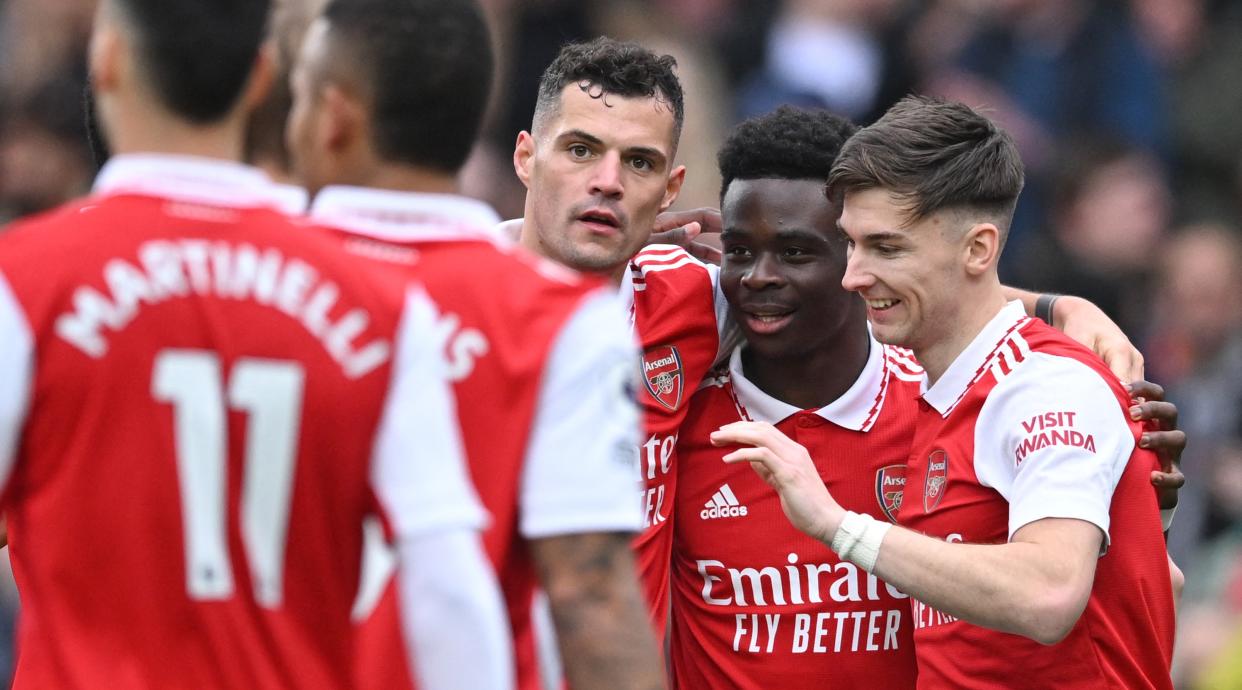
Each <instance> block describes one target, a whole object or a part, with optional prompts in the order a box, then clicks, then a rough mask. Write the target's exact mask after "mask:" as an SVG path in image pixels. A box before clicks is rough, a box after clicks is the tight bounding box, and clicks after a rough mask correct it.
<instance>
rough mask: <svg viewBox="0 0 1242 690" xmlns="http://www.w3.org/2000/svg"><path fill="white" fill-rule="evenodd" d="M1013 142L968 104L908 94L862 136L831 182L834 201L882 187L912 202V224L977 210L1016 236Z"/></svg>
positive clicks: (1019, 181)
mask: <svg viewBox="0 0 1242 690" xmlns="http://www.w3.org/2000/svg"><path fill="white" fill-rule="evenodd" d="M1023 180H1024V177H1023V171H1022V159H1021V157H1020V156H1019V155H1018V149H1017V147H1016V146H1015V145H1014V143H1013V139H1012V138H1010V136H1009V134H1008V133H1007V132H1005V130H1003V129H1001V128H1000V127H998V126H997V125H996V124H994V123H993V122H992V121H991V120H989V119H987V118H986V117H984V116H982V115H980V114H979V113H977V112H975V111H974V110H971V109H970V108H969V107H967V106H965V105H962V104H961V103H951V102H948V101H943V100H940V99H937V98H928V97H925V96H907V97H906V98H903V99H902V100H901V101H898V102H897V104H896V105H894V106H893V107H892V108H889V110H888V112H886V113H885V114H884V116H883V117H881V118H880V119H879V120H877V121H876V123H875V124H873V125H871V126H869V127H864V128H862V129H860V130H858V133H857V134H855V135H854V136H853V137H852V138H851V139H850V140H849V141H848V142H846V144H845V146H844V147H842V149H841V155H840V156H839V157H838V158H837V163H836V165H835V166H833V169H832V175H831V176H829V178H828V190H829V193H830V195H832V196H833V197H834V198H838V199H839V198H841V197H842V196H844V195H845V194H846V193H848V192H852V191H860V190H864V189H874V188H882V189H886V190H888V191H890V192H892V193H893V194H894V195H895V196H897V197H898V198H899V199H901V200H903V201H904V202H905V203H906V211H907V213H908V214H909V220H910V222H915V221H918V220H920V219H922V218H926V217H927V216H929V215H931V214H933V213H935V212H937V211H939V210H941V209H954V208H967V209H977V210H981V211H983V212H985V213H988V214H990V215H993V216H995V217H996V219H997V224H998V226H999V228H1000V231H1001V233H1002V237H1003V236H1004V234H1005V233H1007V232H1008V230H1009V223H1010V221H1011V220H1012V218H1013V209H1014V206H1015V205H1016V204H1017V202H1018V194H1020V193H1021V192H1022V185H1023Z"/></svg>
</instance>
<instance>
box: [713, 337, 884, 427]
mask: <svg viewBox="0 0 1242 690" xmlns="http://www.w3.org/2000/svg"><path fill="white" fill-rule="evenodd" d="M869 330H870V329H868V331H869ZM870 342H871V348H870V351H869V352H868V353H867V363H866V365H864V366H863V370H862V373H860V374H859V375H858V378H857V379H855V380H854V385H852V386H850V388H849V390H847V391H845V393H843V394H841V397H839V398H837V399H836V400H833V401H832V402H830V403H828V404H827V405H824V406H823V407H821V408H819V409H818V410H815V414H817V415H819V416H820V417H822V418H823V419H825V420H827V421H829V422H832V423H833V424H836V425H837V426H840V427H844V428H846V429H850V430H853V431H868V430H870V429H871V427H872V426H873V425H874V424H875V420H876V418H877V417H879V409H880V406H882V405H883V403H884V393H885V388H886V380H887V378H888V362H887V361H886V360H885V357H884V346H883V345H881V344H880V343H879V342H878V341H876V339H875V338H874V337H871V338H870ZM743 347H745V346H744V345H739V346H738V347H736V348H734V350H733V354H732V355H731V356H730V357H729V378H730V380H731V381H732V384H733V390H734V392H735V393H736V394H737V398H738V402H739V403H741V405H742V407H744V408H745V411H746V413H747V414H748V415H749V416H750V418H751V419H752V420H754V421H757V422H767V423H769V424H779V423H780V422H782V421H784V420H785V419H788V418H789V417H790V416H792V415H794V414H796V413H798V412H801V411H802V409H801V408H798V407H795V406H793V405H790V404H789V403H787V402H784V401H781V400H777V399H776V398H774V397H772V396H770V395H768V394H767V393H764V392H763V391H762V390H759V387H758V386H756V385H755V384H753V383H751V382H750V380H748V379H747V378H746V376H745V375H744V374H743V373H742V348H743Z"/></svg>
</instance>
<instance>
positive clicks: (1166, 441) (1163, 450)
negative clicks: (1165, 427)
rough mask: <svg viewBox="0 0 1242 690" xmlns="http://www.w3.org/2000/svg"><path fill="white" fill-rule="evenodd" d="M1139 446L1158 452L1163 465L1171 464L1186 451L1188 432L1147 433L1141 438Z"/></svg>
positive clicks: (1178, 430) (1177, 430) (1175, 430)
mask: <svg viewBox="0 0 1242 690" xmlns="http://www.w3.org/2000/svg"><path fill="white" fill-rule="evenodd" d="M1138 445H1139V448H1147V449H1148V450H1154V451H1156V453H1157V454H1158V455H1159V456H1160V462H1161V463H1164V464H1171V463H1173V462H1176V461H1177V460H1178V459H1180V458H1181V457H1182V451H1184V450H1186V432H1185V431H1182V430H1181V429H1173V430H1171V431H1145V432H1143V435H1142V436H1140V437H1139V443H1138ZM1166 456H1168V457H1167V458H1166Z"/></svg>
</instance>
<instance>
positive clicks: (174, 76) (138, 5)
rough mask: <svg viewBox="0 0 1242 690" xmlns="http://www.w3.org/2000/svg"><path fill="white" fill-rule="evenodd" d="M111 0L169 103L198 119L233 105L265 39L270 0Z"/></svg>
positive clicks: (211, 117) (147, 70)
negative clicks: (207, 0)
mask: <svg viewBox="0 0 1242 690" xmlns="http://www.w3.org/2000/svg"><path fill="white" fill-rule="evenodd" d="M111 1H112V2H114V3H115V4H116V5H117V7H118V8H119V9H120V17H121V20H122V21H123V22H125V25H126V26H127V27H129V28H130V29H131V30H132V31H133V38H134V43H135V47H136V52H137V55H138V61H139V63H140V68H141V70H142V73H143V74H144V75H145V76H146V77H147V78H148V79H149V80H150V82H151V84H152V87H153V90H154V93H155V95H156V97H157V98H159V99H160V102H161V103H162V104H163V105H164V107H166V108H167V109H168V110H170V111H171V112H172V113H174V114H176V115H178V116H180V117H183V118H185V119H187V120H189V121H191V122H194V123H196V124H208V123H212V122H217V121H219V120H220V119H222V118H223V117H224V116H225V115H227V114H228V113H229V111H230V110H232V109H233V107H234V106H235V105H236V104H237V100H238V99H239V98H240V97H241V95H242V92H243V91H244V90H245V87H246V84H247V83H248V82H249V81H250V75H251V72H252V70H253V69H254V64H255V60H256V58H257V57H258V54H259V46H260V45H261V44H262V43H263V39H264V35H265V33H266V30H267V19H268V13H269V12H270V10H271V1H270V0H211V1H210V2H204V1H203V0H111Z"/></svg>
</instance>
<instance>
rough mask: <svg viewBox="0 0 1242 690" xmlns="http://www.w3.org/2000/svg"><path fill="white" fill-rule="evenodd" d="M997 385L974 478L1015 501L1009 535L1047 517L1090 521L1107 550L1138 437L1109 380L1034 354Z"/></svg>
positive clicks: (982, 424)
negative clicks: (1115, 502)
mask: <svg viewBox="0 0 1242 690" xmlns="http://www.w3.org/2000/svg"><path fill="white" fill-rule="evenodd" d="M1030 358H1031V359H1030V361H1026V362H1023V364H1022V366H1020V367H1018V368H1017V369H1015V370H1014V371H1013V373H1011V374H1009V375H1008V376H1006V377H1005V378H1004V379H1002V380H1001V382H1000V383H998V384H997V386H996V388H995V389H993V391H992V392H991V394H989V395H988V399H987V401H986V402H985V403H984V405H983V408H982V410H980V413H979V418H978V421H977V422H976V425H975V472H976V474H977V476H978V478H979V481H980V483H982V484H983V485H984V486H990V487H992V488H994V489H996V491H997V492H999V493H1000V494H1001V495H1002V496H1004V497H1005V499H1006V500H1007V501H1009V536H1010V538H1012V537H1013V533H1014V532H1016V531H1018V529H1020V528H1021V527H1023V526H1024V525H1027V524H1030V523H1032V522H1035V521H1036V520H1041V519H1044V518H1072V519H1078V520H1085V521H1086V522H1090V523H1092V524H1094V525H1096V526H1097V527H1099V528H1100V530H1101V531H1102V532H1103V533H1104V545H1105V546H1107V544H1108V528H1109V508H1110V506H1111V504H1112V499H1113V491H1114V490H1115V489H1116V488H1117V482H1118V481H1120V479H1121V474H1122V472H1124V471H1125V468H1126V464H1127V463H1128V462H1129V461H1130V454H1131V453H1132V452H1133V451H1134V434H1133V432H1132V431H1131V430H1130V427H1129V425H1128V424H1127V423H1126V419H1125V413H1124V411H1123V410H1122V408H1121V406H1120V405H1119V404H1118V402H1117V398H1116V396H1115V395H1114V394H1113V392H1112V391H1111V390H1110V389H1109V387H1108V385H1107V384H1106V383H1105V382H1104V380H1103V379H1102V378H1101V377H1100V376H1099V374H1097V373H1095V371H1093V370H1092V369H1091V368H1090V367H1088V366H1087V365H1085V364H1083V363H1081V362H1078V361H1076V360H1074V359H1071V358H1068V357H1059V356H1056V355H1050V354H1047V353H1040V352H1037V353H1033V354H1031V355H1030Z"/></svg>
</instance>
